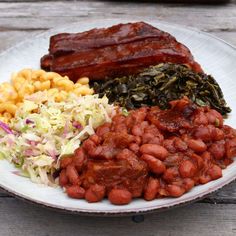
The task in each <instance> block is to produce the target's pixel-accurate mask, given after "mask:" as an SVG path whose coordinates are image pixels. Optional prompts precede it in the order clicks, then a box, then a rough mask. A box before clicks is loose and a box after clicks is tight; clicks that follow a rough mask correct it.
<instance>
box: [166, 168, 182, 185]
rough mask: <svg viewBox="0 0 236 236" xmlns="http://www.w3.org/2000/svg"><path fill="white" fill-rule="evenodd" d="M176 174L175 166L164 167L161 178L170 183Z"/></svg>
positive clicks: (177, 173)
mask: <svg viewBox="0 0 236 236" xmlns="http://www.w3.org/2000/svg"><path fill="white" fill-rule="evenodd" d="M178 175H179V172H178V169H177V168H176V167H170V168H168V169H166V171H165V172H164V174H163V176H162V178H163V179H164V180H165V181H166V182H168V183H170V182H172V181H174V180H175V179H176V177H177V176H178Z"/></svg>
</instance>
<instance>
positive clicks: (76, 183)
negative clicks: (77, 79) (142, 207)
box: [59, 98, 236, 205]
mask: <svg viewBox="0 0 236 236" xmlns="http://www.w3.org/2000/svg"><path fill="white" fill-rule="evenodd" d="M171 106H172V107H171V109H168V110H164V111H163V110H160V109H159V108H158V107H150V108H148V107H143V108H140V109H137V110H133V111H131V112H130V113H129V115H128V116H127V117H126V116H124V115H122V114H118V115H116V116H115V117H113V119H112V123H105V124H104V125H102V126H100V127H98V128H97V130H96V134H94V135H92V136H91V137H89V138H88V139H87V140H86V141H84V142H83V144H82V146H81V147H80V148H78V149H77V150H76V151H75V154H74V155H73V156H70V157H65V158H63V159H62V160H61V172H60V177H59V181H60V185H61V186H63V187H65V189H66V192H67V194H68V196H69V197H72V198H79V199H80V198H85V199H86V200H87V201H88V202H98V201H101V200H102V199H103V198H105V197H107V198H108V199H109V200H110V202H111V203H113V204H117V205H121V204H128V203H129V202H130V201H131V200H132V199H133V198H137V197H142V198H144V199H145V200H153V199H155V198H163V197H179V196H181V195H183V194H184V193H186V192H188V191H189V190H190V189H192V188H193V187H194V186H195V185H199V184H206V183H208V182H209V181H212V180H215V179H218V178H220V177H221V176H222V169H224V168H226V167H227V166H228V165H229V164H231V163H232V162H233V159H232V158H233V157H234V156H236V131H235V130H234V129H233V128H231V127H229V126H227V125H224V124H223V118H222V116H221V114H219V113H218V112H217V111H215V110H213V109H210V108H208V107H197V106H196V105H194V104H192V103H191V102H190V101H189V100H188V99H185V98H184V99H181V100H177V101H173V102H171Z"/></svg>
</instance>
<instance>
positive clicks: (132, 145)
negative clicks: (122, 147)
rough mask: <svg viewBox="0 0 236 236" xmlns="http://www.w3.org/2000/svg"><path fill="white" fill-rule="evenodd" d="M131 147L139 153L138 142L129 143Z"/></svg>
mask: <svg viewBox="0 0 236 236" xmlns="http://www.w3.org/2000/svg"><path fill="white" fill-rule="evenodd" d="M129 149H130V150H131V151H133V152H134V153H138V151H139V145H138V144H137V143H131V144H130V145H129Z"/></svg>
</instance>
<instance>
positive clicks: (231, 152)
mask: <svg viewBox="0 0 236 236" xmlns="http://www.w3.org/2000/svg"><path fill="white" fill-rule="evenodd" d="M225 149H226V156H227V158H232V157H235V156H236V138H233V139H230V140H227V141H226V143H225Z"/></svg>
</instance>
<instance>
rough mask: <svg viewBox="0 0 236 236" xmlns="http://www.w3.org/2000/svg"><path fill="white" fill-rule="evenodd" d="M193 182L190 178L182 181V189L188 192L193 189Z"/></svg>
mask: <svg viewBox="0 0 236 236" xmlns="http://www.w3.org/2000/svg"><path fill="white" fill-rule="evenodd" d="M194 184H195V183H194V180H192V179H190V178H185V179H183V188H184V189H185V190H186V191H189V190H190V189H192V188H193V187H194Z"/></svg>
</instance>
